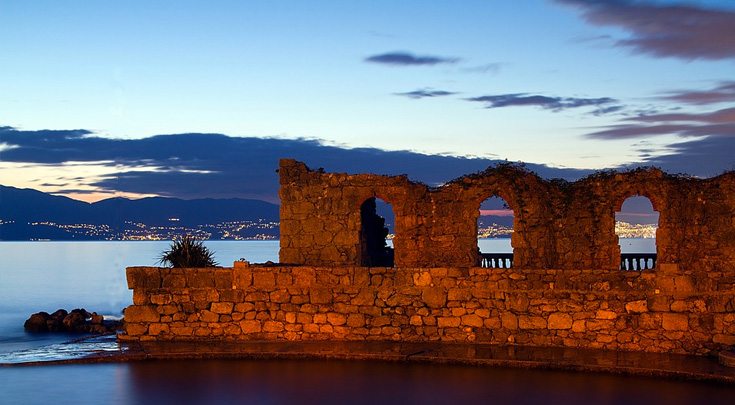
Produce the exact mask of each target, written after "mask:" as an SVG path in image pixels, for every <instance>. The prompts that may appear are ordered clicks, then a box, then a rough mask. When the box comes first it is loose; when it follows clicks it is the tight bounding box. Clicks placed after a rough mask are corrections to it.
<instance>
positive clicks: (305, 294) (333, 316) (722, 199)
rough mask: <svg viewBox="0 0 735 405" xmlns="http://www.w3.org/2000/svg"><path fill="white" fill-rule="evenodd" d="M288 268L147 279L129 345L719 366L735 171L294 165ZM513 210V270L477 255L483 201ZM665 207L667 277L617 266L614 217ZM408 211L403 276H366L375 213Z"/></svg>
mask: <svg viewBox="0 0 735 405" xmlns="http://www.w3.org/2000/svg"><path fill="white" fill-rule="evenodd" d="M280 176H281V190H280V196H281V201H282V205H281V252H280V261H281V264H278V265H275V266H263V265H247V264H245V263H239V262H236V263H235V266H234V267H233V268H212V269H165V268H151V267H131V268H128V270H127V276H128V286H129V288H131V289H133V290H134V292H133V305H132V306H130V307H128V308H127V309H126V311H125V319H126V332H125V333H123V334H121V335H120V339H121V340H140V341H145V340H197V339H201V340H211V339H224V340H263V339H265V340H274V339H275V340H358V341H361V340H394V341H444V342H484V343H497V344H523V345H538V346H566V347H588V348H605V349H622V350H642V351H653V352H673V353H688V354H709V353H713V352H715V351H719V350H722V349H724V348H727V347H728V346H732V345H735V174H733V173H729V174H725V175H721V176H719V177H715V178H711V179H706V180H698V179H692V178H683V177H677V176H670V175H666V174H665V173H662V172H661V171H658V170H655V169H650V170H637V171H631V172H625V173H613V172H603V173H599V174H596V175H593V176H590V177H587V178H585V179H583V180H580V181H577V182H574V183H567V182H563V181H546V180H543V179H540V178H539V177H537V176H536V175H534V174H532V173H529V172H527V171H525V170H523V169H522V168H519V167H516V166H512V165H503V166H499V167H497V168H494V169H488V170H487V171H485V172H483V173H479V174H475V175H470V176H465V177H462V178H460V179H457V180H454V181H452V182H450V183H447V184H446V185H444V186H442V187H439V188H430V187H428V186H426V185H423V184H420V183H415V182H411V181H410V180H408V179H407V178H406V177H405V176H394V177H389V176H378V175H371V174H362V175H347V174H337V173H324V172H322V171H312V170H309V169H308V168H307V167H306V166H305V165H303V164H302V163H299V162H296V161H293V160H282V161H281V166H280ZM493 195H498V196H500V197H502V198H503V199H505V201H506V202H507V203H508V205H509V206H510V208H511V209H513V210H514V213H515V223H514V230H515V233H514V234H513V237H512V245H513V247H514V267H513V268H511V269H485V268H478V267H475V264H476V263H477V260H478V251H477V239H476V234H475V230H476V221H477V217H478V215H479V213H478V211H479V205H480V203H481V202H482V201H483V200H485V199H486V198H488V197H490V196H493ZM633 195H644V196H646V197H648V198H649V199H650V200H651V202H652V203H653V206H654V209H656V210H657V211H659V213H660V219H659V230H658V233H657V250H658V261H657V265H656V268H655V269H653V270H644V271H638V272H630V271H629V272H623V271H620V270H618V268H619V260H620V250H619V247H618V240H617V237H616V235H615V233H614V222H615V219H614V213H615V211H619V210H620V207H621V205H622V203H623V201H624V200H625V199H626V198H627V197H630V196H633ZM372 197H379V198H381V199H384V200H385V201H387V202H389V203H391V205H392V207H393V210H394V213H395V217H396V220H395V222H396V223H395V233H396V236H395V239H394V241H393V242H394V246H395V267H394V268H386V267H361V266H359V263H361V257H360V256H361V251H360V236H359V234H360V228H361V224H360V220H361V216H360V206H361V204H362V203H363V202H364V201H365V200H367V199H369V198H372Z"/></svg>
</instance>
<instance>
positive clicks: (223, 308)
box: [210, 302, 234, 314]
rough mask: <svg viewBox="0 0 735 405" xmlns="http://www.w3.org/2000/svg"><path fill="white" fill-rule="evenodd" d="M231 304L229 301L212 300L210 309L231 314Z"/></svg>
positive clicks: (217, 312)
mask: <svg viewBox="0 0 735 405" xmlns="http://www.w3.org/2000/svg"><path fill="white" fill-rule="evenodd" d="M233 306H234V304H233V303H231V302H213V303H212V307H211V308H210V310H211V311H212V312H214V313H215V314H231V313H232V308H233Z"/></svg>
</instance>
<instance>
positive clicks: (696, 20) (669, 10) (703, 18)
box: [556, 0, 735, 60]
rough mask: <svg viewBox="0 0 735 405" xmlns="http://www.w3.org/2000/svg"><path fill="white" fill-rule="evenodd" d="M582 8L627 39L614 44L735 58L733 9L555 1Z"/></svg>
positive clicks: (621, 0)
mask: <svg viewBox="0 0 735 405" xmlns="http://www.w3.org/2000/svg"><path fill="white" fill-rule="evenodd" d="M556 1H557V2H559V3H563V4H568V5H572V6H574V7H576V8H578V9H580V10H581V12H582V15H583V17H584V18H585V20H587V21H588V22H590V23H592V24H596V25H605V26H613V27H618V28H621V29H623V30H625V31H627V32H628V33H629V34H630V37H629V38H626V39H619V40H617V41H616V42H615V43H616V44H617V45H619V46H623V47H629V48H631V49H633V50H634V51H635V52H639V53H644V54H650V55H654V56H665V57H676V58H681V59H686V60H692V59H710V60H720V59H732V58H735V11H733V10H731V9H714V8H704V7H698V6H695V5H682V4H660V3H654V2H651V1H635V0H556Z"/></svg>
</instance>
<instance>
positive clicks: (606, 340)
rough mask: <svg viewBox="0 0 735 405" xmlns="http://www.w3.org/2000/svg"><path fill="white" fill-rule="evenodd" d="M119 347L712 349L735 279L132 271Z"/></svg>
mask: <svg viewBox="0 0 735 405" xmlns="http://www.w3.org/2000/svg"><path fill="white" fill-rule="evenodd" d="M127 278H128V286H129V288H131V289H133V290H134V293H133V302H134V305H132V306H130V307H128V308H127V309H126V310H125V325H126V331H125V333H123V334H121V335H120V336H119V337H120V339H121V340H127V341H135V340H199V339H201V340H208V339H217V340H284V341H286V340H358V341H359V340H393V341H443V342H484V343H498V344H520V345H534V346H566V347H587V348H605V349H617V350H633V351H650V352H671V353H687V354H709V353H712V352H716V351H719V350H722V349H725V348H727V347H728V346H731V345H735V276H733V275H730V274H726V273H722V272H716V271H710V272H707V273H706V274H702V273H686V272H682V271H680V270H679V269H678V268H677V266H676V265H665V264H664V265H660V266H658V268H657V270H656V271H655V272H654V271H643V272H620V271H610V270H568V269H567V270H519V269H484V268H430V269H427V268H376V267H370V268H368V267H305V266H275V267H266V266H257V265H256V266H249V265H247V264H245V263H235V266H234V267H233V268H207V269H203V268H197V269H168V268H155V267H130V268H128V269H127Z"/></svg>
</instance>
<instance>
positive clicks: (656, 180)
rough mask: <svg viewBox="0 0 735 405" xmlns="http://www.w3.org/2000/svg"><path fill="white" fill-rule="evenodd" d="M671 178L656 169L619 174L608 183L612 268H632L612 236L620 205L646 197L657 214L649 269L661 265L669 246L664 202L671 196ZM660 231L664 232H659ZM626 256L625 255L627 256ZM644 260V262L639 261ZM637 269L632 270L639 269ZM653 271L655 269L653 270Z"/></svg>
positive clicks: (665, 204)
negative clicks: (654, 241) (635, 198)
mask: <svg viewBox="0 0 735 405" xmlns="http://www.w3.org/2000/svg"><path fill="white" fill-rule="evenodd" d="M669 179H670V177H669V176H668V175H666V174H665V173H664V172H662V171H661V170H659V169H651V168H648V169H638V170H634V171H631V172H625V173H618V174H616V175H615V176H614V178H613V179H611V180H612V181H611V182H609V183H608V184H609V186H610V189H611V190H613V191H612V192H611V193H610V199H609V201H610V206H609V207H608V210H607V214H608V215H610V216H611V217H612V218H613V221H612V224H613V225H612V226H611V229H610V230H609V231H608V232H609V234H610V235H611V236H612V237H613V240H614V242H615V245H616V246H615V247H614V248H615V252H616V253H617V255H616V256H615V258H614V259H615V260H614V264H615V268H617V269H620V268H625V269H628V268H631V264H630V263H628V262H627V261H628V260H632V259H625V257H624V256H623V252H622V251H621V248H620V240H619V237H618V235H617V234H616V232H615V221H614V219H615V215H616V213H618V212H620V211H621V210H622V207H623V204H624V203H625V202H626V201H627V200H628V199H629V198H631V197H645V198H647V199H648V201H649V202H650V203H651V206H652V207H653V210H654V211H656V212H658V214H659V217H658V226H657V230H656V253H655V258H652V259H651V260H650V261H649V263H648V264H649V265H650V264H652V263H651V261H652V262H653V264H655V263H659V262H661V259H662V258H663V251H664V249H663V246H665V245H666V244H667V243H668V240H667V239H666V237H665V235H666V230H665V228H666V226H667V225H666V224H667V222H668V219H669V218H668V217H669V212H668V204H667V199H668V198H669V194H670V187H669V186H670V184H669ZM662 229H663V232H662ZM626 255H627V254H626ZM640 260H643V259H640ZM638 267H639V266H638V265H636V266H634V267H633V268H634V269H636V270H637V269H638ZM640 267H643V268H648V267H649V266H646V265H641V266H640ZM653 267H654V268H655V266H653Z"/></svg>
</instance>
